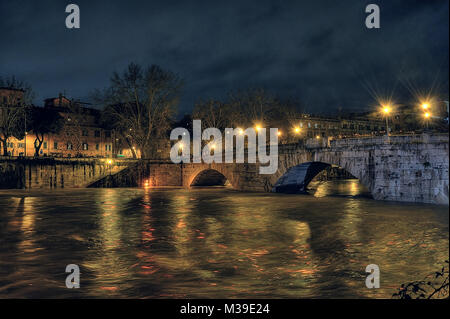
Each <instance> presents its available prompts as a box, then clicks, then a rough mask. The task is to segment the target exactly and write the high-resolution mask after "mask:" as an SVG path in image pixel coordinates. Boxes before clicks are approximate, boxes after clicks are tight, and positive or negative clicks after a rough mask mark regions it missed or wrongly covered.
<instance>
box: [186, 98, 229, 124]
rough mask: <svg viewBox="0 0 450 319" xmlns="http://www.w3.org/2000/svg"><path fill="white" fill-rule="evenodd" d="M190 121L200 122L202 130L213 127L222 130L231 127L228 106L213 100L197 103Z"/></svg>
mask: <svg viewBox="0 0 450 319" xmlns="http://www.w3.org/2000/svg"><path fill="white" fill-rule="evenodd" d="M192 119H194V120H201V121H202V126H203V127H204V128H207V127H215V128H218V129H221V130H223V129H225V128H227V127H231V125H232V113H231V112H230V105H229V104H226V103H223V102H220V101H217V100H213V99H210V100H206V101H200V102H197V103H196V104H195V106H194V110H193V112H192Z"/></svg>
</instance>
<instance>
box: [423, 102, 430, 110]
mask: <svg viewBox="0 0 450 319" xmlns="http://www.w3.org/2000/svg"><path fill="white" fill-rule="evenodd" d="M429 107H430V103H427V102H425V103H422V108H423V109H424V110H427V109H428V108H429Z"/></svg>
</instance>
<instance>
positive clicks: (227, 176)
mask: <svg viewBox="0 0 450 319" xmlns="http://www.w3.org/2000/svg"><path fill="white" fill-rule="evenodd" d="M230 165H232V164H215V163H213V164H202V165H198V164H186V165H185V166H184V168H183V173H182V174H183V186H184V187H192V186H213V185H225V186H229V187H233V188H235V187H236V185H237V184H238V181H237V180H236V179H235V175H234V171H233V166H230Z"/></svg>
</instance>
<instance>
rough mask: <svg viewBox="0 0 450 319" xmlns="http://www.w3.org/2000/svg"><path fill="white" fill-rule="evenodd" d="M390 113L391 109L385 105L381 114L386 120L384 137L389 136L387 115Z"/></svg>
mask: <svg viewBox="0 0 450 319" xmlns="http://www.w3.org/2000/svg"><path fill="white" fill-rule="evenodd" d="M390 112H391V108H390V107H389V106H388V105H386V106H384V107H383V113H384V116H385V118H386V135H387V136H389V113H390Z"/></svg>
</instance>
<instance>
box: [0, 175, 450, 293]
mask: <svg viewBox="0 0 450 319" xmlns="http://www.w3.org/2000/svg"><path fill="white" fill-rule="evenodd" d="M312 186H313V187H314V185H312ZM315 187H316V189H317V190H312V191H311V193H313V194H314V196H313V195H284V194H267V193H241V192H236V191H232V190H229V189H220V188H211V189H192V190H185V189H155V188H144V189H83V190H81V189H80V190H57V191H51V192H50V191H44V192H42V193H39V192H37V191H34V192H32V193H31V192H27V191H1V192H0V234H1V236H2V245H1V246H0V297H1V298H6V297H19V298H20V297H36V298H50V297H122V298H128V297H135V298H172V297H175V298H178V297H191V298H201V297H210V298H213V297H214V298H234V297H236V298H247V297H257V298H258V297H261V298H264V297H265V298H270V297H273V298H310V297H312V298H317V297H324V298H339V297H345V298H356V297H368V298H372V297H378V298H380V297H387V298H389V297H390V296H391V295H392V293H393V292H394V291H395V288H396V287H397V286H398V285H400V284H401V283H403V282H407V281H412V280H419V279H423V277H425V276H426V275H427V274H429V273H431V272H434V271H435V270H437V269H439V267H440V265H441V264H442V262H443V261H444V260H445V259H448V211H447V207H441V206H433V205H413V204H404V203H388V202H378V201H374V200H372V199H370V198H368V197H366V194H365V193H364V191H362V189H361V187H360V184H359V183H358V182H357V181H356V180H349V181H341V182H337V183H334V182H333V183H330V182H325V183H324V182H320V183H318V184H316V185H315ZM72 263H73V264H77V265H79V266H80V268H81V273H82V274H81V288H80V289H76V290H75V289H72V290H69V289H67V288H65V284H64V281H65V276H66V274H65V273H64V270H65V266H66V265H67V264H72ZM371 263H375V264H378V265H379V266H380V269H381V288H380V289H378V290H369V289H366V288H365V284H364V279H365V273H364V269H365V267H366V266H367V265H368V264H371Z"/></svg>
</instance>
